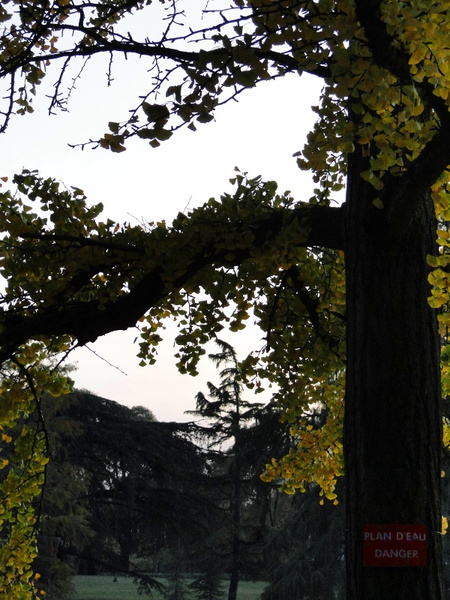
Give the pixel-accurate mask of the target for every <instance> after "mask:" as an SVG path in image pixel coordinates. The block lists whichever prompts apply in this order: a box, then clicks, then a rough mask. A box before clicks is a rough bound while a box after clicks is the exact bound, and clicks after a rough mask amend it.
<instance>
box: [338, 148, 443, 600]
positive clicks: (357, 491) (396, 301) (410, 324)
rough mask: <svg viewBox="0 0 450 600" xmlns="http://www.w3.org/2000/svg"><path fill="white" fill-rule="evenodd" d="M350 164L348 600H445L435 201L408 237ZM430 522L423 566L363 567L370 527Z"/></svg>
mask: <svg viewBox="0 0 450 600" xmlns="http://www.w3.org/2000/svg"><path fill="white" fill-rule="evenodd" d="M358 161H359V159H358V157H354V158H353V159H352V164H351V165H350V169H351V174H352V176H350V178H349V188H348V197H347V208H346V211H347V214H346V220H347V226H346V232H345V235H346V261H347V264H346V269H347V298H348V325H347V328H348V334H347V335H348V364H347V392H346V417H345V449H346V450H345V453H346V480H347V533H348V543H347V569H348V573H347V583H348V591H347V597H348V599H349V600H440V599H441V598H442V592H441V550H440V534H439V531H440V527H441V525H440V521H441V512H440V454H441V398H440V380H439V336H438V331H437V320H436V314H435V311H433V310H431V309H430V308H429V306H428V304H427V296H429V295H430V291H429V285H428V283H427V274H428V272H429V268H428V267H427V263H426V256H427V254H430V253H432V252H434V251H435V237H436V229H435V221H434V212H433V207H432V204H431V201H430V200H429V199H428V198H424V199H423V203H422V205H421V207H420V209H419V210H418V212H417V214H416V215H415V216H414V218H413V221H412V223H411V225H410V227H409V228H408V231H407V232H406V234H405V235H404V236H403V237H402V239H400V240H399V239H393V238H392V236H389V234H388V228H387V217H386V212H387V211H386V210H384V209H378V208H376V207H375V206H374V205H373V204H372V199H373V197H374V190H373V189H372V188H371V187H370V186H369V185H368V184H366V183H365V182H364V181H363V180H362V179H361V178H360V177H359V175H358V170H359V169H358V166H359V165H358V164H357V163H358ZM371 524H421V525H422V524H424V525H426V527H427V533H428V536H427V537H428V540H427V544H428V557H427V565H426V566H425V567H411V566H403V567H393V566H391V567H379V566H363V527H364V525H371Z"/></svg>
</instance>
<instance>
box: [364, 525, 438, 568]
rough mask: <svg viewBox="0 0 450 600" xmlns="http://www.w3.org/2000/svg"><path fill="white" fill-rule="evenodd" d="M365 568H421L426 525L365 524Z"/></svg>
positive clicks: (425, 559)
mask: <svg viewBox="0 0 450 600" xmlns="http://www.w3.org/2000/svg"><path fill="white" fill-rule="evenodd" d="M363 542H364V566H365V567H424V566H425V565H426V564H427V528H426V526H425V525H364V528H363Z"/></svg>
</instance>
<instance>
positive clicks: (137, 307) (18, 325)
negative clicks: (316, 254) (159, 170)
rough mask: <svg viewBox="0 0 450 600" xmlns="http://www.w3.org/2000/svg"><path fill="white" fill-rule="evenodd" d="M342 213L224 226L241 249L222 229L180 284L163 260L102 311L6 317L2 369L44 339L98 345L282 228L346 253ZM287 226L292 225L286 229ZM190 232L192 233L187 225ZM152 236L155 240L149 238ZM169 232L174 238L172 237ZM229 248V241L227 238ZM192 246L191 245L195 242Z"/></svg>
mask: <svg viewBox="0 0 450 600" xmlns="http://www.w3.org/2000/svg"><path fill="white" fill-rule="evenodd" d="M343 210H344V209H343V208H342V207H341V208H332V207H325V206H313V207H306V206H302V207H298V208H295V209H293V210H289V209H284V210H274V211H273V214H272V215H270V216H268V217H267V219H260V220H259V221H257V222H255V223H249V222H247V223H242V222H236V223H224V225H223V232H224V234H226V232H227V229H228V230H229V229H230V228H231V229H232V230H233V232H234V235H233V239H235V240H236V247H235V248H233V247H231V246H230V245H228V246H226V245H224V243H223V240H221V239H220V237H218V233H217V229H214V230H213V231H212V237H211V238H210V237H209V236H202V238H200V234H199V237H198V239H196V240H195V248H196V252H195V254H194V255H193V256H192V258H191V259H190V260H189V262H188V263H187V264H186V265H185V267H184V270H183V272H182V273H181V274H180V275H178V276H177V277H176V278H175V280H173V279H169V277H168V275H170V273H169V274H168V273H167V272H165V270H164V264H163V262H164V257H161V258H160V261H163V262H162V263H161V264H158V263H156V264H155V265H154V266H153V267H152V268H151V269H150V270H149V271H148V272H147V273H145V274H144V275H143V276H142V277H141V278H140V280H139V281H138V282H137V283H136V284H135V285H133V286H130V290H129V291H128V292H127V293H126V294H125V295H123V296H119V297H117V298H114V299H113V300H111V301H108V302H107V303H106V304H102V305H99V302H98V300H90V301H86V302H78V303H73V304H70V305H67V306H61V305H54V306H48V307H45V308H42V309H36V312H35V313H34V314H33V313H32V311H30V310H29V311H27V314H23V313H19V314H17V312H15V311H14V310H11V311H8V310H6V311H4V313H3V316H2V319H1V326H2V329H1V331H0V346H1V350H0V363H1V362H3V361H5V360H8V359H9V358H10V357H11V356H13V354H14V352H15V351H16V350H17V348H18V347H19V346H20V345H22V344H23V343H25V342H26V341H27V340H29V339H33V338H36V337H39V336H44V337H53V336H59V335H71V336H73V337H75V338H76V339H77V340H78V342H79V344H80V345H83V344H86V343H88V342H92V341H94V340H96V339H97V338H98V337H100V336H102V335H105V334H106V333H110V332H112V331H117V330H120V329H122V330H123V329H127V328H129V327H133V326H134V325H135V324H136V322H137V321H138V320H139V319H140V318H141V317H142V316H143V315H144V314H145V313H146V312H147V311H148V310H149V309H150V308H152V307H155V306H157V305H158V303H160V302H161V301H163V300H164V299H165V298H166V297H167V296H168V295H169V293H170V292H171V291H173V290H177V289H181V288H182V287H183V286H184V285H186V283H187V282H189V280H190V279H191V278H192V277H194V276H196V275H197V274H198V273H199V272H200V271H201V270H202V269H203V268H205V267H208V266H214V267H217V268H220V267H223V266H227V267H229V266H239V265H240V264H242V263H243V262H244V261H245V260H248V259H251V257H252V256H254V255H255V254H257V253H258V252H263V250H262V249H263V248H267V247H268V245H269V244H270V241H271V240H274V239H275V238H279V236H280V235H282V234H283V228H284V227H285V226H286V225H287V226H289V225H290V226H292V222H293V221H295V220H298V222H299V224H300V225H299V243H298V245H299V246H323V247H327V248H332V249H342V247H343V240H342V223H343ZM287 220H288V221H289V223H288V224H287ZM186 227H189V225H187V226H186ZM249 230H250V231H251V232H252V235H253V240H254V241H253V243H252V244H251V246H249V247H246V248H242V242H241V240H242V237H243V235H244V233H247V232H248V231H249ZM149 235H150V234H149ZM170 235H171V234H170V232H169V236H170ZM225 239H226V240H227V243H228V237H226V238H225ZM173 241H174V246H173V248H174V249H177V248H179V252H180V257H181V255H182V254H183V245H182V243H183V237H182V234H181V237H180V232H179V231H175V232H173ZM189 243H190V244H191V245H192V238H190V240H189Z"/></svg>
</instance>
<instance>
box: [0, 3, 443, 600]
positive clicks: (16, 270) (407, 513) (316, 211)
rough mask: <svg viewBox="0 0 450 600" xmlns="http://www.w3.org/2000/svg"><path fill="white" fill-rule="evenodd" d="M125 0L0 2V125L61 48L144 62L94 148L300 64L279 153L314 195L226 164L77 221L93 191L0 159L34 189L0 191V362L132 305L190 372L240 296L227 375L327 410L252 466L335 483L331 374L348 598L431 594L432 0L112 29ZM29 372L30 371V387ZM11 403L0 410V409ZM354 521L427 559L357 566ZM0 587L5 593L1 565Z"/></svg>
mask: <svg viewBox="0 0 450 600" xmlns="http://www.w3.org/2000/svg"><path fill="white" fill-rule="evenodd" d="M155 6H156V5H154V4H150V6H149V7H148V9H149V10H153V9H154V8H155ZM163 6H164V3H163ZM143 7H144V5H143V3H140V2H136V3H135V2H131V3H127V4H126V6H124V5H123V4H122V3H118V4H115V3H114V2H112V3H109V4H108V5H105V4H104V3H99V4H95V3H94V4H92V3H88V4H84V3H81V4H78V3H75V4H73V3H71V2H68V3H64V4H63V5H61V4H60V3H58V2H54V3H51V4H50V6H49V5H47V4H45V5H41V4H38V3H30V4H27V5H19V6H17V5H15V4H13V3H12V4H9V3H8V2H5V3H3V5H2V11H3V15H2V19H3V22H4V23H5V26H4V32H3V36H2V44H3V46H2V51H1V53H0V64H1V65H2V68H1V70H0V75H2V76H3V77H4V79H5V82H6V89H7V93H6V94H5V102H6V106H5V108H4V111H3V113H4V116H5V125H6V123H7V121H8V119H9V117H10V115H11V113H12V111H13V110H14V107H15V106H19V107H20V108H19V110H21V111H22V112H27V111H28V110H30V109H31V105H30V98H31V96H30V93H31V92H32V91H33V92H34V90H35V87H36V84H38V83H39V82H40V81H41V80H42V78H43V77H44V75H45V70H44V68H43V67H47V66H49V64H55V63H57V62H58V61H60V64H62V65H63V67H62V69H61V70H60V72H59V75H57V85H56V88H55V95H54V98H53V104H54V105H55V104H57V103H58V102H59V101H60V100H61V96H60V91H61V89H62V88H61V86H62V82H63V78H64V75H65V74H66V73H67V72H68V67H69V66H70V64H72V63H74V62H75V61H76V60H77V59H78V58H80V57H84V58H89V57H93V56H95V55H97V54H101V53H107V54H108V55H111V54H112V55H114V53H116V52H118V53H125V54H126V55H127V56H131V55H133V54H135V55H138V56H140V57H142V58H145V57H149V59H150V61H151V64H152V65H153V64H154V65H155V66H156V71H155V73H156V82H155V84H154V87H153V88H152V89H150V90H149V94H150V95H151V93H152V92H163V93H165V94H166V102H164V103H161V101H160V100H158V102H152V98H150V95H148V94H147V93H144V94H143V96H145V99H142V98H141V99H140V100H139V102H138V106H137V107H136V110H133V111H132V112H131V113H130V118H129V119H126V122H124V123H116V122H114V123H110V126H109V129H110V131H109V132H108V133H107V134H105V135H104V136H103V138H101V140H99V143H100V144H101V145H102V146H104V147H107V148H110V149H111V150H113V151H122V150H123V149H124V143H125V142H126V140H127V139H128V138H129V137H131V136H133V135H134V136H137V137H140V138H142V139H148V140H150V143H151V145H152V146H157V145H159V144H160V142H161V141H163V140H165V139H167V138H169V137H170V136H171V135H172V134H173V132H174V131H175V130H176V129H177V128H178V127H179V126H180V125H182V124H183V123H185V124H187V125H188V126H191V128H195V126H196V124H197V123H203V122H207V121H210V120H211V119H212V118H213V113H214V110H215V108H216V107H217V106H218V105H219V104H221V103H223V102H226V101H227V100H229V99H231V98H236V97H237V95H238V94H239V93H240V92H241V91H242V90H243V89H245V88H249V87H253V86H254V85H255V84H257V83H258V82H260V81H262V80H265V79H268V78H273V77H278V76H282V75H284V74H285V73H287V72H294V73H298V74H301V73H304V72H308V73H312V74H314V75H317V76H319V77H322V78H323V80H324V90H323V94H322V98H321V103H320V106H319V108H318V109H317V113H318V121H317V123H316V124H315V126H314V128H313V131H312V132H311V134H310V136H309V139H308V142H307V144H306V147H305V148H304V149H303V151H302V153H301V155H300V156H299V164H300V166H301V167H302V168H307V169H311V170H312V171H313V177H314V180H315V181H316V183H317V191H316V193H315V197H314V198H313V199H312V201H311V202H310V203H305V204H302V203H294V201H293V199H292V198H291V197H290V196H289V194H285V195H277V194H276V189H275V186H274V184H273V183H270V182H269V183H265V184H264V183H262V182H261V181H259V180H256V179H255V180H246V179H245V178H244V177H241V176H238V177H237V179H236V183H237V187H236V192H235V193H234V194H233V195H225V196H224V197H223V198H222V199H221V201H220V202H217V201H210V203H209V204H208V205H206V206H205V207H203V208H200V209H197V210H195V211H192V213H191V214H190V215H189V216H186V215H182V214H181V215H179V217H178V218H177V219H176V220H175V221H174V223H173V225H172V226H171V227H167V226H165V225H163V224H158V225H157V226H155V227H154V229H152V230H144V229H142V228H131V227H124V228H121V227H120V226H118V227H116V225H115V224H113V223H111V222H110V221H106V222H105V223H97V222H96V217H97V215H98V213H99V210H100V207H94V208H89V209H88V208H87V207H86V205H85V203H84V198H83V195H82V193H81V192H80V190H74V191H73V193H72V194H70V193H69V192H67V191H60V190H58V187H57V185H56V184H55V183H54V182H53V181H51V180H47V181H45V180H40V179H39V178H37V177H36V176H35V175H33V174H30V173H25V174H23V175H21V176H17V177H16V180H15V181H16V185H17V188H18V192H19V194H20V193H22V194H25V195H28V196H29V198H30V200H33V201H34V200H38V202H40V204H41V206H42V207H43V208H44V209H45V210H46V211H47V214H49V215H51V218H49V219H48V218H47V216H45V213H39V214H38V212H37V211H36V210H34V211H33V209H32V208H31V207H28V206H25V207H24V206H23V199H22V198H21V197H20V195H14V194H13V193H11V192H5V193H4V194H3V196H2V214H1V222H2V228H3V230H4V232H5V234H4V237H3V239H2V243H3V245H4V248H5V249H7V253H5V255H4V257H3V259H2V261H3V262H2V269H3V274H4V276H6V277H7V279H8V287H7V290H6V292H5V294H4V296H3V298H2V301H3V308H4V312H3V316H2V326H3V329H2V330H1V332H0V342H1V344H2V353H1V355H0V356H1V359H2V360H5V361H6V360H11V361H12V362H11V364H13V365H14V369H16V371H15V372H16V373H18V374H20V386H21V389H26V390H28V389H29V388H30V381H33V382H36V371H37V369H38V365H39V364H40V362H39V361H40V360H41V356H42V351H43V349H44V348H48V349H49V350H51V351H61V352H65V351H67V350H68V349H70V347H71V345H73V344H84V343H86V342H88V341H91V340H94V339H96V338H97V337H98V336H100V335H103V334H105V333H107V332H109V331H111V330H114V329H120V328H126V327H129V326H134V325H135V324H136V322H138V321H139V320H140V319H142V318H143V317H144V315H145V317H144V321H140V323H141V327H142V334H143V341H142V345H141V351H140V356H141V358H142V360H143V361H145V360H149V361H150V362H151V361H152V360H153V359H154V356H153V354H152V347H153V346H154V344H156V343H157V342H158V340H159V339H160V338H159V334H158V333H157V331H156V330H157V327H158V324H159V323H160V321H161V319H162V318H163V317H164V316H168V315H173V316H176V317H179V318H180V321H181V331H180V335H179V337H178V343H179V344H180V346H181V350H180V358H179V360H180V364H181V368H182V370H186V371H190V372H195V364H196V360H197V359H198V357H199V355H200V354H201V353H202V352H203V350H202V347H201V345H202V343H203V342H204V341H206V340H207V339H210V338H213V337H214V336H215V335H216V334H217V333H218V331H220V329H221V328H222V326H223V323H224V322H227V323H228V324H229V325H230V326H231V328H232V329H239V328H241V327H242V326H243V324H244V320H245V318H247V317H248V316H249V312H251V311H253V314H254V315H255V317H256V321H257V323H258V324H259V325H260V327H261V328H262V329H263V331H264V332H265V334H266V340H267V347H266V351H265V353H264V354H262V355H253V356H251V357H250V358H249V360H248V361H247V362H246V363H245V366H246V369H247V371H246V377H247V378H248V379H249V380H251V378H252V377H254V378H255V380H254V381H253V383H254V384H255V385H258V384H260V381H259V378H268V379H269V380H271V381H274V382H276V383H277V385H278V386H279V388H278V389H279V392H277V394H276V398H277V399H279V400H280V402H281V405H282V406H283V410H284V414H285V415H286V416H287V418H289V419H292V420H295V419H299V420H300V422H301V420H302V419H303V418H304V414H305V408H306V407H307V406H309V405H311V403H312V402H314V401H315V402H317V401H320V402H322V403H323V404H324V406H326V408H327V422H326V423H325V424H324V426H323V427H322V428H321V429H320V430H318V431H314V432H313V433H312V432H304V430H303V428H302V427H300V428H299V429H298V430H297V431H298V440H299V446H298V448H299V451H298V452H291V453H290V454H289V455H288V457H287V459H286V461H284V462H283V463H282V464H281V465H279V466H276V465H275V466H272V467H271V468H270V471H271V473H272V475H273V476H274V477H277V476H280V475H281V476H284V478H285V480H286V488H287V489H288V490H289V491H292V490H293V489H295V488H302V487H304V481H305V480H306V481H308V480H309V479H314V478H315V479H316V480H317V482H318V483H319V484H320V485H321V486H322V490H323V494H324V495H326V496H328V497H331V498H333V495H334V494H335V492H334V486H335V476H336V475H337V474H339V473H341V471H342V457H341V454H342V440H341V431H342V420H341V419H342V394H343V382H342V372H343V370H344V367H345V369H346V373H345V377H346V384H345V439H344V449H345V459H346V475H347V477H346V481H347V490H346V498H347V530H348V539H347V568H348V575H347V582H348V585H347V589H348V597H349V598H350V599H353V598H361V597H364V598H365V600H372V599H375V598H377V599H378V598H379V597H383V598H385V599H387V600H390V599H394V598H395V599H397V598H398V597H399V596H405V597H406V596H407V597H408V598H411V599H412V600H419V599H420V600H424V599H425V598H426V599H427V600H428V599H431V598H432V599H433V600H435V599H439V598H441V597H442V591H441V567H440V564H441V548H440V518H441V517H440V513H441V510H440V500H439V487H440V470H441V469H440V455H441V433H442V424H441V390H440V382H439V346H440V338H439V331H438V321H437V318H436V313H435V309H436V308H441V309H443V310H442V312H441V314H440V315H439V326H440V328H441V334H442V335H443V336H445V335H446V329H447V325H448V314H449V313H448V311H447V310H446V308H447V304H448V295H447V290H448V279H447V275H446V271H445V269H446V266H447V263H448V246H449V242H448V230H447V228H446V227H442V228H440V229H439V232H438V235H439V245H440V249H441V254H440V255H438V250H437V248H436V244H435V241H436V221H435V211H437V214H438V216H439V218H440V219H441V221H442V222H445V221H446V219H447V217H448V172H447V167H448V165H449V164H450V145H449V143H448V140H449V134H450V117H449V110H448V99H449V93H450V85H449V83H450V82H449V71H448V68H447V66H446V65H447V64H448V59H449V56H448V54H449V52H450V50H449V48H448V43H447V42H448V35H449V33H450V32H449V27H450V19H449V10H450V8H449V6H448V2H447V0H433V2H431V3H427V4H424V3H423V1H422V0H409V1H407V2H406V1H405V2H403V1H399V0H384V1H382V0H319V1H314V0H304V1H301V2H298V1H297V0H295V1H294V0H282V1H281V2H277V3H273V2H272V1H269V0H267V1H266V0H235V2H234V3H233V4H231V5H230V7H229V8H228V7H227V8H224V9H223V10H220V9H219V10H218V11H214V10H213V11H212V13H209V12H208V15H209V16H210V17H211V18H212V23H210V22H208V24H200V25H199V27H198V28H195V27H189V21H188V20H187V21H186V24H187V25H185V22H184V21H183V17H184V13H182V12H181V10H180V11H179V10H178V7H179V5H178V4H176V5H174V4H173V3H171V2H169V3H167V4H166V7H167V9H168V13H167V14H168V16H169V19H168V20H166V21H164V22H162V27H161V29H160V30H157V31H156V33H155V37H154V38H153V36H152V35H150V33H149V35H148V36H146V35H144V36H143V38H142V40H138V39H137V35H136V36H135V37H133V34H132V33H131V27H130V28H127V31H130V33H129V34H127V35H126V36H124V35H123V33H122V29H121V19H122V18H123V17H125V16H128V15H130V14H133V13H134V12H135V11H137V10H138V9H141V8H143ZM8 19H10V21H8ZM186 19H189V15H186ZM127 25H128V23H127ZM183 26H184V27H185V28H184V29H183ZM67 33H70V35H66V34H67ZM186 41H192V42H196V45H195V47H193V46H189V47H187V46H186V43H185V42H186ZM192 48H194V49H192ZM167 61H168V62H167ZM178 75H179V76H178ZM19 81H20V83H18V82H19ZM153 100H154V98H153ZM15 103H16V104H15ZM344 181H346V183H347V200H346V205H345V207H341V208H338V207H335V208H333V207H331V206H330V198H331V197H332V196H333V193H334V192H335V191H336V190H337V189H339V188H340V187H342V185H343V184H344ZM433 203H434V205H433ZM42 214H44V216H42ZM306 248H308V250H307V249H306ZM336 251H338V252H336ZM339 251H340V252H342V251H343V252H344V253H345V264H346V281H345V282H346V299H347V302H346V309H345V311H344V309H343V304H344V300H343V292H342V285H343V271H342V254H341V253H340V252H339ZM428 256H431V257H432V258H431V259H427V257H428ZM428 261H429V262H430V264H431V265H432V266H433V267H434V271H433V272H432V273H431V272H430V271H431V269H430V264H429V262H428ZM428 277H430V283H429V282H428ZM44 283H45V285H44ZM430 284H431V285H432V287H433V289H432V291H431V292H430ZM430 294H431V300H430V304H431V306H430V304H429V303H428V298H429V297H430ZM230 302H234V304H235V307H236V309H235V311H234V313H233V315H232V316H231V317H230V312H229V310H227V307H228V306H229V303H230ZM344 315H345V317H344V318H343V316H344ZM183 322H184V323H183ZM344 328H345V330H346V348H345V356H344V344H343V332H344ZM37 339H38V340H39V342H38V343H37V344H36V343H33V342H30V343H29V344H28V345H27V342H28V341H29V340H37ZM258 359H259V360H258ZM337 373H340V375H339V376H336V374H337ZM47 376H48V377H50V374H48V373H47ZM13 379H14V378H13ZM8 382H9V384H8V386H7V387H6V389H7V391H6V395H7V400H14V399H15V398H16V397H17V394H16V393H14V390H16V391H18V388H16V387H15V385H16V383H15V382H13V381H12V379H11V378H10V379H9V380H8ZM42 383H43V380H42V378H41V379H39V378H38V380H37V384H34V387H36V385H37V388H39V386H41V387H42ZM11 390H13V391H11ZM35 391H36V390H35ZM37 391H39V389H38V390H37ZM27 393H29V394H31V392H30V391H28V392H27ZM31 395H33V396H36V394H35V393H34V392H33V394H31ZM21 410H24V407H23V405H21ZM12 420H14V419H13V417H12V416H11V413H8V415H7V418H6V417H5V422H7V423H8V424H10V423H11V421H12ZM294 431H295V426H294ZM319 439H320V441H321V442H322V443H321V444H317V445H316V449H317V450H316V454H315V456H316V459H317V460H316V461H312V462H310V463H307V462H305V458H304V456H305V449H308V448H309V450H310V454H309V455H311V449H312V447H313V446H312V440H319ZM411 465H414V468H412V467H411ZM300 467H302V470H301V471H299V468H300ZM303 467H306V468H305V469H303ZM3 489H4V493H5V494H6V493H8V486H6V487H4V488H3ZM367 523H420V524H425V525H426V527H427V531H428V564H427V566H426V567H425V568H423V569H417V570H416V571H415V572H414V577H411V576H410V573H409V570H408V569H390V570H383V569H373V568H364V567H363V566H362V561H361V553H362V535H361V532H362V528H363V526H364V524H367ZM24 547H25V546H24ZM27 560H28V558H26V559H25V562H26V561H27ZM6 562H7V561H6ZM26 572H27V573H28V572H29V571H28V570H27V571H26ZM25 579H26V578H25ZM2 585H4V586H5V585H7V586H9V591H11V594H12V588H11V585H12V584H10V583H9V579H8V582H7V583H6V582H5V583H4V584H2ZM20 585H21V586H22V587H23V585H28V584H27V583H26V582H25V583H24V582H23V581H21V582H20ZM11 597H13V596H11Z"/></svg>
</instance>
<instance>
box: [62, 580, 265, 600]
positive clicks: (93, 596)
mask: <svg viewBox="0 0 450 600" xmlns="http://www.w3.org/2000/svg"><path fill="white" fill-rule="evenodd" d="M113 579H114V577H113V576H112V575H97V576H95V577H92V576H89V575H78V576H77V577H75V578H74V583H75V594H74V595H73V600H144V599H145V598H146V597H147V596H139V594H138V593H137V586H136V584H134V583H133V579H130V578H128V577H117V581H113ZM265 586H266V584H265V583H264V582H263V581H256V582H252V581H241V582H240V583H239V589H238V600H259V597H260V594H261V592H262V591H263V589H264V588H265ZM224 589H226V582H224ZM225 597H226V596H224V598H225ZM151 598H152V599H153V600H162V596H161V595H159V594H158V592H155V593H154V595H153V596H151Z"/></svg>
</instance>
